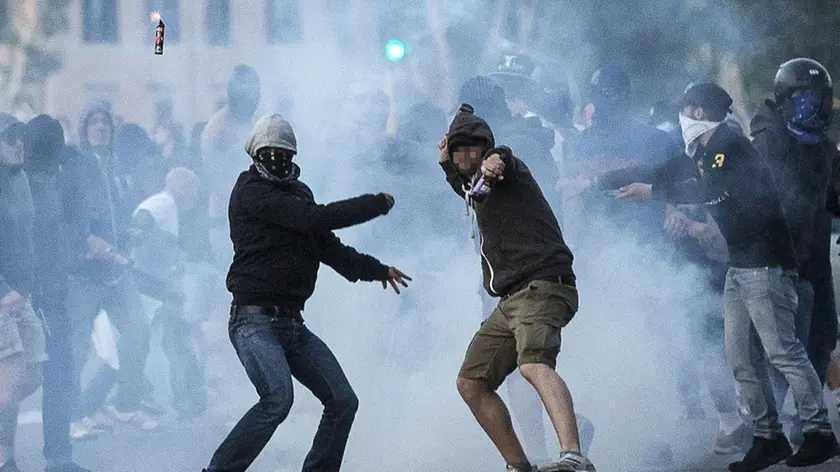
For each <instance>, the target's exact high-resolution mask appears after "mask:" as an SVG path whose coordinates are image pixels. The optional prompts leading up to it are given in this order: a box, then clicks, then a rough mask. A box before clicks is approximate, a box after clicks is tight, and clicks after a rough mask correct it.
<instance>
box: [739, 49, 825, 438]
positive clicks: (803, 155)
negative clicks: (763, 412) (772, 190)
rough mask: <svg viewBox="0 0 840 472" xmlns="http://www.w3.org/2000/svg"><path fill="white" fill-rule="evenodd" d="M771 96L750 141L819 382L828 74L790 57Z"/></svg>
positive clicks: (780, 385)
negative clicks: (782, 223) (795, 274)
mask: <svg viewBox="0 0 840 472" xmlns="http://www.w3.org/2000/svg"><path fill="white" fill-rule="evenodd" d="M774 98H775V101H773V100H767V101H766V102H765V104H764V107H763V108H762V109H761V110H760V111H759V112H758V114H757V115H756V116H755V118H753V120H752V123H751V124H750V128H751V133H752V136H753V146H755V148H756V149H757V150H758V151H759V153H761V155H762V156H764V158H765V159H766V160H767V163H768V165H769V167H770V171H771V173H772V174H773V179H774V180H775V182H776V184H777V185H778V186H779V192H780V194H781V196H782V209H783V210H784V211H785V217H786V218H787V221H788V226H789V227H790V230H791V236H792V237H793V243H794V246H795V248H796V252H797V260H798V263H799V276H800V278H799V280H798V282H797V285H796V288H797V290H796V293H797V295H798V298H799V309H798V312H797V315H796V321H795V325H796V333H797V337H798V338H799V340H800V341H801V342H802V344H804V345H805V347H806V350H807V351H808V357H809V358H810V360H811V363H812V364H813V366H814V369H815V370H816V371H817V376H818V377H819V378H820V382H821V383H823V384H824V383H825V378H826V374H827V370H828V362H829V360H830V359H831V351H833V350H834V348H835V346H836V344H837V336H836V335H835V333H837V310H836V307H835V300H834V285H833V280H832V274H831V254H830V252H831V214H830V213H829V212H828V211H827V201H826V197H827V194H826V189H827V186H828V184H829V178H830V176H831V172H832V169H833V168H834V167H836V165H837V164H838V163H839V162H840V156H839V155H838V151H837V144H836V143H835V142H834V141H832V140H831V139H829V138H828V136H827V135H826V131H827V129H828V125H829V124H830V120H831V104H832V101H833V98H834V97H833V86H832V82H831V77H830V76H829V74H828V71H827V70H826V69H825V68H824V67H823V66H822V65H821V64H820V63H818V62H816V61H814V60H812V59H805V58H801V59H793V60H791V61H788V62H786V63H784V64H782V65H781V66H779V71H778V73H777V74H776V79H775V97H774ZM771 374H775V375H774V376H773V379H774V381H775V385H774V386H775V387H776V392H777V397H776V400H777V402H778V403H779V405H781V404H783V403H784V400H785V396H786V395H787V390H788V389H787V383H786V382H785V380H784V377H783V376H781V375H780V374H779V373H778V371H775V370H772V371H771ZM801 427H802V425H801V421H799V419H798V418H797V419H796V420H795V421H794V425H792V430H791V433H790V439H791V442H793V443H794V445H799V444H801V443H802V431H801Z"/></svg>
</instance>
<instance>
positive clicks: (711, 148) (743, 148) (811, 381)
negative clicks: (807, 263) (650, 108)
mask: <svg viewBox="0 0 840 472" xmlns="http://www.w3.org/2000/svg"><path fill="white" fill-rule="evenodd" d="M683 105H684V106H683V109H682V112H681V113H680V127H681V128H682V132H683V138H684V140H685V143H686V153H687V154H688V155H690V156H692V157H693V158H694V159H695V162H696V163H697V171H698V172H697V174H695V176H693V177H692V178H691V179H688V180H684V181H681V182H675V181H669V182H664V183H656V184H654V185H653V186H650V185H645V184H641V183H633V184H630V185H627V186H625V187H623V188H622V189H621V193H620V194H619V196H618V198H619V199H622V200H628V201H637V202H638V201H647V200H649V199H651V198H652V197H655V198H658V199H664V200H666V201H669V202H671V203H677V204H680V203H703V204H705V205H707V206H709V208H710V210H711V212H712V214H713V216H714V218H715V221H717V222H718V224H719V227H720V229H721V233H722V234H723V235H724V237H725V238H726V242H727V245H728V247H729V269H728V270H727V274H726V287H725V295H724V305H725V309H724V329H725V344H726V355H727V358H728V359H729V362H730V365H731V367H732V370H733V373H734V375H735V379H736V380H737V381H738V384H739V385H740V387H741V394H742V395H743V397H744V400H745V402H746V403H747V406H748V410H749V414H750V415H751V416H752V420H753V423H754V426H755V437H754V439H753V445H752V447H750V450H749V451H747V453H746V455H745V456H744V458H743V460H741V461H738V462H734V463H732V464H730V465H729V470H730V471H732V472H747V471H750V472H752V471H758V470H762V469H765V468H767V467H769V466H771V465H773V464H776V463H777V462H780V461H782V460H785V459H786V463H787V464H788V465H790V466H795V467H802V466H808V465H816V464H821V463H823V462H825V461H826V460H828V459H830V458H831V457H833V456H834V455H836V453H837V451H838V444H837V439H836V437H835V436H834V433H833V432H832V430H831V425H830V424H829V423H828V415H827V412H826V409H825V404H824V402H823V396H822V386H821V384H820V381H819V378H818V377H817V374H816V372H815V371H814V367H813V366H812V365H811V363H810V362H809V360H808V356H807V354H806V352H805V347H804V346H803V345H802V343H801V342H800V341H799V340H798V339H797V338H796V332H795V328H794V319H795V312H796V307H797V296H796V289H795V282H796V279H797V275H796V268H797V264H796V253H795V250H794V247H793V242H792V241H791V236H790V231H789V229H788V227H787V223H786V220H785V216H784V213H783V210H782V203H781V198H780V196H779V192H778V189H777V188H776V187H775V185H773V177H772V175H771V172H770V169H769V168H768V167H767V164H766V162H765V161H764V159H763V158H762V157H761V156H760V155H759V154H758V153H757V152H756V151H755V149H754V148H753V147H752V145H751V144H750V142H749V141H748V140H747V139H746V138H745V137H744V136H743V135H739V134H737V133H736V132H735V131H733V130H732V129H731V128H730V127H729V126H726V125H725V124H724V120H725V119H726V115H727V113H728V112H729V109H730V107H731V106H732V98H731V97H730V96H729V94H728V93H727V92H726V91H725V90H723V89H722V88H721V87H719V86H717V85H715V84H712V83H701V84H696V85H694V86H692V87H691V88H689V89H688V90H687V91H686V93H685V95H684V96H683ZM765 356H766V358H767V359H768V360H769V361H770V363H771V364H772V366H773V367H775V368H776V369H778V370H779V371H780V372H782V373H783V374H784V376H785V379H787V381H788V383H789V385H790V389H791V391H792V393H793V396H794V398H795V399H796V406H797V409H798V411H799V416H800V418H802V421H803V423H804V425H803V429H804V431H805V433H804V436H805V440H804V441H803V443H802V447H800V448H799V450H798V451H797V452H796V453H794V454H791V453H792V450H791V447H790V444H789V443H788V441H787V439H786V438H785V436H784V433H783V432H782V427H781V425H780V424H779V417H778V416H779V415H778V409H777V405H776V401H775V398H774V397H773V391H772V388H771V384H770V377H769V374H768V372H767V365H766V363H765Z"/></svg>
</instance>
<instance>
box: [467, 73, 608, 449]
mask: <svg viewBox="0 0 840 472" xmlns="http://www.w3.org/2000/svg"><path fill="white" fill-rule="evenodd" d="M458 100H459V101H460V102H462V103H469V104H470V105H471V106H473V108H474V109H475V110H476V113H477V114H479V115H481V116H482V118H484V119H485V121H487V123H488V125H490V127H491V129H493V130H495V131H494V137H495V138H496V139H497V140H498V142H499V143H504V144H505V145H507V146H510V147H511V148H512V149H516V150H517V151H516V152H517V154H518V155H519V156H521V159H522V160H523V161H524V162H525V163H526V164H527V165H528V168H529V169H534V171H533V173H534V178H535V179H537V182H538V183H539V184H540V189H544V188H549V189H554V188H555V186H556V184H557V179H558V178H559V175H558V172H557V167H556V165H555V163H554V158H553V157H552V155H551V148H552V145H553V143H554V140H553V132H552V131H551V130H550V129H548V128H544V127H543V126H542V124H541V122H540V120H539V118H538V117H536V116H534V117H531V118H527V119H526V118H522V117H514V116H513V115H512V114H511V112H510V110H509V109H508V105H507V100H506V95H505V90H504V89H503V88H502V87H501V86H500V85H499V84H498V83H497V82H496V81H494V80H491V79H489V78H487V77H474V78H472V79H469V80H468V81H466V82H465V83H464V85H463V86H462V87H461V90H460V92H459V93H458ZM545 186H548V187H545ZM548 195H550V194H548ZM547 200H548V201H549V205H551V203H552V202H551V199H550V197H547ZM552 209H554V206H552ZM557 213H558V212H555V214H557ZM476 243H477V244H478V241H477V240H476ZM476 247H477V246H476ZM476 251H478V247H477V249H476ZM478 290H479V296H480V297H481V306H482V315H483V319H486V318H487V317H489V316H490V315H491V313H492V312H493V309H494V308H495V305H496V303H495V302H494V301H493V299H492V297H490V296H489V295H488V294H487V292H486V291H485V290H484V288H483V287H481V286H479V287H478ZM506 380H507V382H506V384H507V389H508V394H509V396H510V398H511V408H512V409H513V415H514V417H515V419H516V421H517V423H518V424H519V426H520V428H521V432H522V438H523V440H524V442H525V448H526V450H527V451H528V452H529V454H530V455H531V456H532V457H533V458H534V461H535V462H536V463H538V464H540V463H543V462H545V461H547V460H548V459H549V457H548V456H549V454H548V446H547V445H546V441H545V426H544V421H543V414H542V410H543V408H542V404H541V403H540V400H539V396H538V395H537V393H536V392H535V391H534V389H533V388H531V386H530V385H529V384H528V382H526V381H525V379H524V378H523V377H522V375H521V374H520V373H519V372H518V371H514V372H513V373H511V375H510V376H509V377H508V378H507V379H506ZM578 416H579V418H578V419H579V421H580V423H581V424H580V429H581V448H582V449H581V450H582V451H583V453H584V454H586V452H587V450H588V448H589V446H590V445H591V442H592V440H593V437H594V434H595V432H594V426H593V425H592V422H591V421H589V420H588V419H586V418H585V417H583V416H581V415H578Z"/></svg>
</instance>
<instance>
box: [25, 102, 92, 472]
mask: <svg viewBox="0 0 840 472" xmlns="http://www.w3.org/2000/svg"><path fill="white" fill-rule="evenodd" d="M65 147H66V146H65V143H64V132H63V130H62V127H61V124H60V123H59V122H58V121H57V120H55V119H53V118H51V117H49V116H47V115H38V116H36V117H35V118H33V119H32V120H30V121H29V123H27V125H26V133H25V135H24V148H25V151H26V152H25V157H26V169H27V173H28V175H29V185H30V187H31V189H32V199H33V201H34V204H35V261H36V270H35V293H34V294H33V304H34V305H35V307H36V308H37V309H38V310H39V311H40V312H41V313H42V314H43V315H44V318H45V320H46V324H47V326H49V330H48V332H47V333H46V334H47V336H46V350H47V355H48V356H49V359H47V361H46V362H45V363H44V391H43V398H42V408H43V410H42V411H43V420H44V421H43V427H44V458H45V459H46V461H47V468H46V471H47V472H87V470H86V469H84V468H82V467H80V466H79V465H77V464H75V463H74V462H73V461H72V459H73V446H72V445H71V444H70V417H71V411H70V409H71V407H72V406H73V395H72V392H73V385H74V383H75V382H77V381H78V380H77V379H74V377H73V376H74V374H75V372H76V370H75V368H74V366H73V345H72V339H73V330H72V329H71V326H70V317H69V316H68V315H67V308H66V302H67V282H68V279H69V275H70V247H69V239H68V230H69V228H70V225H71V223H72V218H73V217H74V216H75V215H72V214H71V213H70V211H71V210H72V209H73V208H76V207H77V206H76V205H75V204H74V203H73V200H74V198H75V196H76V195H77V193H75V192H74V191H72V190H73V189H71V188H70V186H71V185H72V184H73V182H72V180H71V179H69V175H68V171H67V165H66V163H65V162H63V161H62V160H63V159H64V158H66V157H67V155H66V153H65Z"/></svg>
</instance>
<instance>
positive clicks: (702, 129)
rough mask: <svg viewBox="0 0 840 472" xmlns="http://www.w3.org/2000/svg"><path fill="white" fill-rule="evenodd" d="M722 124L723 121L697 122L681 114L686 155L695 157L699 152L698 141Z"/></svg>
mask: <svg viewBox="0 0 840 472" xmlns="http://www.w3.org/2000/svg"><path fill="white" fill-rule="evenodd" d="M722 123H723V122H722V121H701V120H695V119H693V118H689V117H687V116H685V115H683V114H682V113H680V128H681V129H682V136H683V141H685V153H686V154H688V155H689V156H690V157H694V153H696V152H697V144H698V143H697V139H698V138H699V137H700V136H702V135H703V134H704V133H706V132H707V131H711V130H713V129H715V128H717V127H718V126H720V125H721V124H722Z"/></svg>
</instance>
